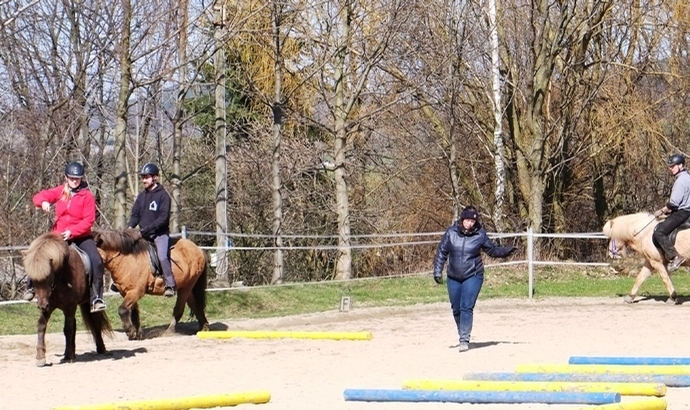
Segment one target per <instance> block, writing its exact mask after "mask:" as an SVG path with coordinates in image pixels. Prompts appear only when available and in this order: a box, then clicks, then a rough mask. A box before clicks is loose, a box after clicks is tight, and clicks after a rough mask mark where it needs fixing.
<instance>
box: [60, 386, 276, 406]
mask: <svg viewBox="0 0 690 410" xmlns="http://www.w3.org/2000/svg"><path fill="white" fill-rule="evenodd" d="M269 400H271V393H269V392H268V391H266V390H257V391H248V392H241V393H232V394H217V395H211V396H198V397H180V398H176V399H160V400H142V401H132V402H119V403H103V404H94V405H85V406H66V407H55V408H53V410H184V409H210V408H213V407H227V406H236V405H238V404H245V403H251V404H263V403H268V401H269Z"/></svg>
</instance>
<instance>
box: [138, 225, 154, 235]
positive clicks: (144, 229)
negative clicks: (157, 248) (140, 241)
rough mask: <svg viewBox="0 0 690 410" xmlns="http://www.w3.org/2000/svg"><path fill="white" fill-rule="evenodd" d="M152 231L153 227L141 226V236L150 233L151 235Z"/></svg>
mask: <svg viewBox="0 0 690 410" xmlns="http://www.w3.org/2000/svg"><path fill="white" fill-rule="evenodd" d="M151 232H152V230H151V228H148V227H146V228H142V227H141V226H140V227H139V233H140V234H141V236H149V235H151Z"/></svg>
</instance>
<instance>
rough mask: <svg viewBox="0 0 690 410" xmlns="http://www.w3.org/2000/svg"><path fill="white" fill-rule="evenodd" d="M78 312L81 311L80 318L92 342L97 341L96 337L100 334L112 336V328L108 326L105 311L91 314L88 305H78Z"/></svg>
mask: <svg viewBox="0 0 690 410" xmlns="http://www.w3.org/2000/svg"><path fill="white" fill-rule="evenodd" d="M79 310H80V311H81V318H82V319H83V320H84V326H86V328H87V329H88V330H89V332H90V333H91V336H93V338H94V340H98V338H97V336H99V335H102V334H106V335H108V336H110V337H112V336H113V326H112V325H111V324H110V320H109V319H108V315H106V314H105V311H101V312H94V313H91V310H90V308H89V305H88V303H87V304H82V305H79Z"/></svg>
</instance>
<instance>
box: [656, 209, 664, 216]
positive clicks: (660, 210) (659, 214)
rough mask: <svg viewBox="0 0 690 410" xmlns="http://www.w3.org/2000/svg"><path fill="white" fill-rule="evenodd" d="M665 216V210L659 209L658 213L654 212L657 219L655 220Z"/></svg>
mask: <svg viewBox="0 0 690 410" xmlns="http://www.w3.org/2000/svg"><path fill="white" fill-rule="evenodd" d="M663 214H664V210H663V209H659V210H658V211H656V212H654V217H655V218H658V217H660V216H661V215H663Z"/></svg>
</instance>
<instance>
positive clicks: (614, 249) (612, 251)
mask: <svg viewBox="0 0 690 410" xmlns="http://www.w3.org/2000/svg"><path fill="white" fill-rule="evenodd" d="M617 244H618V242H617V241H616V238H611V240H610V241H609V256H610V257H611V258H612V259H619V258H621V257H622V256H623V255H622V254H621V249H623V248H624V247H625V243H623V244H622V245H621V246H620V247H619V246H617Z"/></svg>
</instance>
